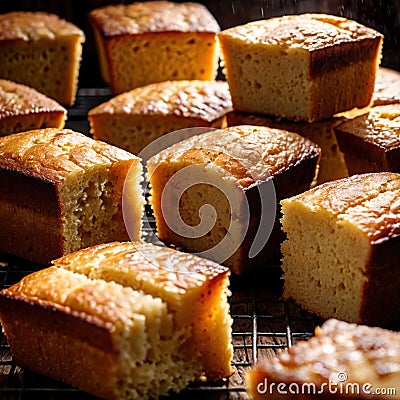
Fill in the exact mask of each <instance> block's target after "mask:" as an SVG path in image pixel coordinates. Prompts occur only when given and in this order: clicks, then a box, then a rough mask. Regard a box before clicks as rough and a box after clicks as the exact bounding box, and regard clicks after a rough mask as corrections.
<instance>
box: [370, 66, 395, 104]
mask: <svg viewBox="0 0 400 400" xmlns="http://www.w3.org/2000/svg"><path fill="white" fill-rule="evenodd" d="M373 102H374V106H380V105H384V104H390V103H400V72H398V71H395V70H393V69H389V68H383V67H380V68H378V70H377V72H376V79H375V90H374V94H373Z"/></svg>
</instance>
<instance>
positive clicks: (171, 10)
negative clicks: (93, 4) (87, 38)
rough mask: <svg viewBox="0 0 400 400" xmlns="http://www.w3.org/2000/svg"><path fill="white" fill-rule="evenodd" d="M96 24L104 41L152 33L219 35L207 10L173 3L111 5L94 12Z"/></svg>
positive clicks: (191, 5)
mask: <svg viewBox="0 0 400 400" xmlns="http://www.w3.org/2000/svg"><path fill="white" fill-rule="evenodd" d="M90 19H91V21H92V23H93V24H94V25H95V26H96V27H97V28H98V29H99V30H100V31H101V32H102V35H103V36H104V37H110V36H116V35H127V34H130V35H132V34H141V33H148V32H219V30H220V29H219V25H218V23H217V21H216V20H215V19H214V17H213V16H212V15H211V14H210V12H209V11H208V10H207V8H206V7H204V6H203V5H201V4H198V3H180V4H178V3H173V2H169V1H150V2H143V3H141V2H136V3H133V4H129V5H110V6H106V7H102V8H99V9H96V10H93V11H91V13H90Z"/></svg>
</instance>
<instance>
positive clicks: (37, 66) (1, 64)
mask: <svg viewBox="0 0 400 400" xmlns="http://www.w3.org/2000/svg"><path fill="white" fill-rule="evenodd" d="M84 40H85V36H84V33H83V32H82V31H81V30H80V29H79V28H77V27H76V26H75V25H73V24H71V23H69V22H67V21H65V20H63V19H60V18H59V17H58V16H57V15H54V14H48V13H44V12H10V13H6V14H0V78H4V79H9V80H12V81H15V82H18V83H22V84H26V85H28V86H30V87H33V88H35V89H36V90H38V91H39V92H41V93H44V94H45V95H47V96H49V97H51V98H53V99H55V100H56V101H58V102H59V103H61V104H63V105H66V106H71V105H73V104H74V102H75V93H76V90H77V86H78V75H79V66H80V61H81V55H82V43H83V42H84Z"/></svg>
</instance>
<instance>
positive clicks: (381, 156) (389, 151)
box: [335, 103, 400, 174]
mask: <svg viewBox="0 0 400 400" xmlns="http://www.w3.org/2000/svg"><path fill="white" fill-rule="evenodd" d="M335 134H336V137H337V140H338V143H339V146H340V149H341V151H342V152H343V153H345V156H346V162H347V165H348V169H349V171H350V172H351V173H352V174H356V173H363V172H379V171H393V172H399V171H400V157H399V155H400V103H393V104H387V105H382V106H377V107H372V108H371V109H370V110H369V111H368V112H367V113H365V114H363V115H360V116H358V117H356V118H353V119H351V120H348V121H345V122H343V123H341V124H340V125H338V126H337V127H335Z"/></svg>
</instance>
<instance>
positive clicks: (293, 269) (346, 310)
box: [281, 172, 400, 325]
mask: <svg viewBox="0 0 400 400" xmlns="http://www.w3.org/2000/svg"><path fill="white" fill-rule="evenodd" d="M399 196H400V174H396V173H390V172H387V173H385V172H382V173H371V174H363V175H353V176H351V177H349V178H344V179H341V180H337V181H333V182H327V183H324V184H322V185H319V186H317V187H315V188H313V189H311V190H309V191H307V192H305V193H302V194H299V195H297V196H294V197H292V198H289V199H285V200H283V201H282V202H281V204H282V212H283V218H282V226H283V230H284V232H285V233H286V235H287V240H286V241H285V242H284V243H283V244H282V254H283V260H282V269H283V280H284V288H283V297H284V299H286V300H289V299H292V300H294V301H295V302H296V303H297V304H299V305H300V306H302V307H303V308H305V309H307V310H309V311H311V312H314V313H316V314H318V315H320V316H322V317H323V318H338V319H341V320H344V321H348V322H356V323H365V324H368V325H384V324H389V323H391V322H394V321H396V320H397V321H398V320H399V317H400V280H399V268H400V264H399V260H398V257H397V256H396V255H397V254H398V248H399V243H400V222H399V221H400V207H399Z"/></svg>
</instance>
